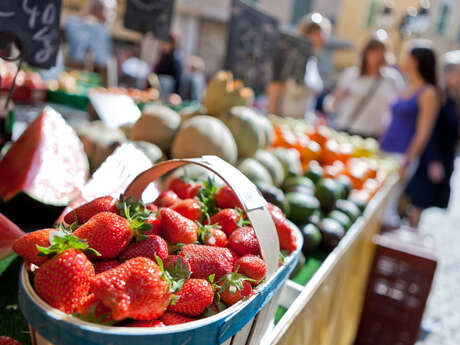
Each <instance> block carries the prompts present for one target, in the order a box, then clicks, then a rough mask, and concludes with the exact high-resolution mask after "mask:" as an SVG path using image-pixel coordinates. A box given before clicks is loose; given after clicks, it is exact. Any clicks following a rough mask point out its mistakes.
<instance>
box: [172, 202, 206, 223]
mask: <svg viewBox="0 0 460 345" xmlns="http://www.w3.org/2000/svg"><path fill="white" fill-rule="evenodd" d="M171 210H174V211H176V212H177V213H179V214H181V215H182V216H184V217H185V218H188V219H190V220H193V221H197V220H199V219H200V218H201V216H202V215H203V213H202V212H201V208H200V203H199V202H198V201H197V200H195V199H185V200H182V201H179V202H177V203H176V204H174V205H172V206H171Z"/></svg>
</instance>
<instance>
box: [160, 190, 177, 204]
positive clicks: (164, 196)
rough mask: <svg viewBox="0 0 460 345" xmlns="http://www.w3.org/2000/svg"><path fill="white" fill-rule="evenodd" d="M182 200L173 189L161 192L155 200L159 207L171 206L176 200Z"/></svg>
mask: <svg viewBox="0 0 460 345" xmlns="http://www.w3.org/2000/svg"><path fill="white" fill-rule="evenodd" d="M178 201H180V198H179V197H178V196H177V194H176V193H174V192H173V191H172V190H167V191H164V192H161V193H160V195H159V196H158V198H156V200H155V201H154V202H153V204H154V205H155V206H158V207H170V206H172V205H174V204H175V203H176V202H178Z"/></svg>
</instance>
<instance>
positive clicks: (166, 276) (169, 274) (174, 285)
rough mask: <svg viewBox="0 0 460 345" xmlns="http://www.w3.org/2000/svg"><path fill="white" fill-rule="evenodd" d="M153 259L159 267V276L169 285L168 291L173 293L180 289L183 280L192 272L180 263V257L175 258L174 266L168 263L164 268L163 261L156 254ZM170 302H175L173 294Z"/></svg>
mask: <svg viewBox="0 0 460 345" xmlns="http://www.w3.org/2000/svg"><path fill="white" fill-rule="evenodd" d="M155 260H156V262H157V264H158V267H159V268H160V271H161V278H163V280H164V281H165V282H167V283H168V285H169V292H170V293H175V292H177V291H179V290H180V289H182V286H183V285H184V282H185V281H186V280H187V278H189V277H190V275H191V274H192V272H190V271H188V270H187V266H186V265H185V264H182V260H181V258H180V257H179V258H178V259H177V262H176V264H175V266H171V265H170V266H168V267H167V268H166V269H165V267H164V265H163V261H162V260H161V259H160V257H159V256H158V255H156V254H155ZM171 303H172V304H174V303H175V296H173V298H172V299H171Z"/></svg>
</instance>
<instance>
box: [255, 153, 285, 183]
mask: <svg viewBox="0 0 460 345" xmlns="http://www.w3.org/2000/svg"><path fill="white" fill-rule="evenodd" d="M254 159H256V160H257V161H258V162H259V163H260V164H262V165H263V166H264V167H265V168H266V169H267V171H268V172H269V174H270V176H271V177H272V180H273V183H274V184H275V186H278V187H279V186H281V185H282V184H283V181H284V178H285V175H284V169H283V166H282V165H281V163H280V161H279V160H278V159H277V158H276V157H275V156H274V155H273V153H271V152H269V151H266V150H258V151H257V152H256V154H255V155H254Z"/></svg>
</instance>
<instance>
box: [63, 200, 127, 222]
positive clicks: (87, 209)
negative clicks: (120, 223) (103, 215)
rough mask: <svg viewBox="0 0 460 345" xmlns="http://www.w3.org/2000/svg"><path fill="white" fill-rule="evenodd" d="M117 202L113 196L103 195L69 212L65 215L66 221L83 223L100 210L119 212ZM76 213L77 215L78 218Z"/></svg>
mask: <svg viewBox="0 0 460 345" xmlns="http://www.w3.org/2000/svg"><path fill="white" fill-rule="evenodd" d="M116 202H117V201H116V200H115V199H114V198H112V197H111V196H101V197H100V198H97V199H94V200H93V201H90V202H87V203H86V204H83V205H81V206H79V207H77V208H76V209H75V210H72V211H70V212H69V213H67V214H66V215H65V216H64V221H65V222H66V223H67V224H72V223H74V222H77V223H78V224H79V225H82V224H85V223H86V222H87V221H88V220H90V218H91V217H92V216H94V215H95V214H98V213H100V212H114V213H118V210H117V206H116ZM75 215H76V216H77V217H76V219H75Z"/></svg>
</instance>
